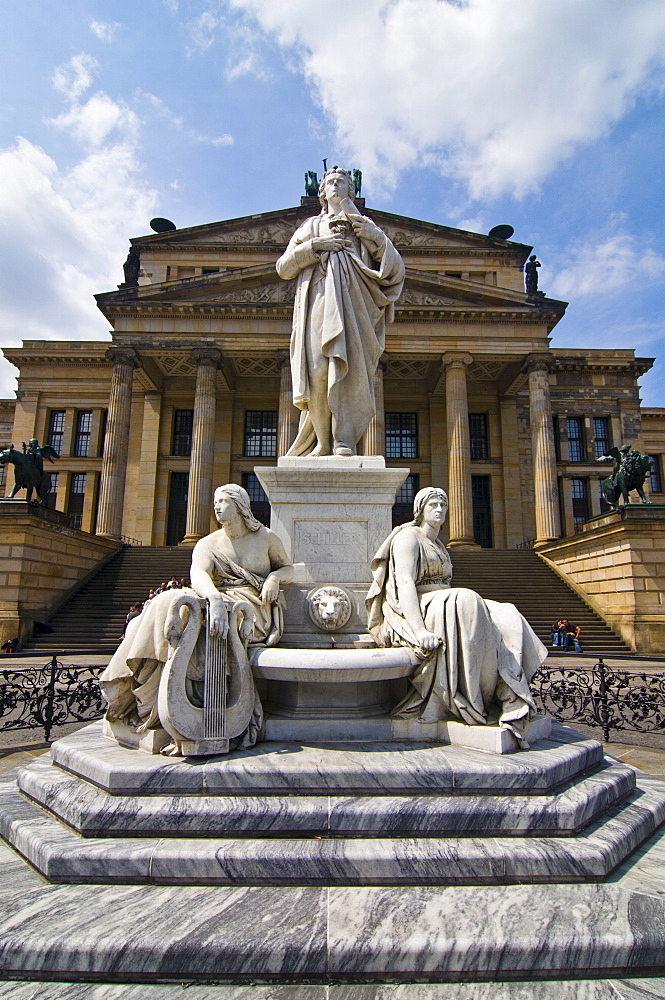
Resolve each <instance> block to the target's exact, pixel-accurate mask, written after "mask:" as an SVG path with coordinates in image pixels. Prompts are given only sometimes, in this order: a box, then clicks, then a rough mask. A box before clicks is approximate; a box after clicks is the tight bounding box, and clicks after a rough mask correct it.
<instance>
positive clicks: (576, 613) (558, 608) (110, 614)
mask: <svg viewBox="0 0 665 1000" xmlns="http://www.w3.org/2000/svg"><path fill="white" fill-rule="evenodd" d="M452 559H453V573H454V575H453V583H454V585H456V586H458V587H469V588H471V589H472V590H477V591H478V593H479V594H480V595H481V596H482V597H485V598H490V599H492V600H495V601H510V602H512V603H513V604H515V605H516V606H517V607H518V609H519V610H520V611H521V612H522V614H523V615H524V617H525V618H526V619H527V621H528V622H529V624H530V625H531V627H532V628H533V629H534V630H535V632H536V634H537V635H538V636H539V638H540V639H541V640H542V641H543V642H544V643H546V644H549V642H550V638H551V637H550V625H551V624H552V622H553V621H554V620H555V619H556V618H559V617H562V616H565V617H566V618H569V619H570V620H571V621H574V622H575V623H576V624H578V625H580V627H581V629H582V641H583V644H584V650H585V652H588V653H593V654H596V655H599V656H612V655H614V656H625V655H626V654H628V653H629V652H630V650H629V648H628V646H626V644H625V643H624V642H623V641H622V640H621V638H620V637H619V636H618V635H616V634H615V633H614V632H613V631H612V630H611V628H610V627H609V626H608V625H607V624H606V622H604V621H603V620H602V618H600V616H599V615H597V614H596V612H595V611H593V609H592V608H591V607H589V606H588V605H587V604H586V603H585V602H584V601H583V600H582V599H581V598H580V597H579V596H578V595H577V594H576V593H575V592H574V591H573V590H572V589H571V588H570V587H568V586H567V584H566V583H565V582H564V581H563V580H562V579H561V578H560V577H559V576H557V574H556V573H555V572H554V571H553V570H552V569H550V567H549V566H547V565H546V563H544V562H543V560H542V559H540V558H539V556H538V555H537V554H536V553H535V552H534V551H533V550H528V549H478V550H468V551H467V550H460V549H457V550H455V551H454V552H453V553H452ZM190 561H191V549H190V548H187V547H186V546H136V547H126V548H124V549H122V550H121V551H120V552H119V553H118V555H117V556H116V557H115V558H114V559H112V560H111V561H110V562H109V563H107V564H106V565H105V566H104V567H102V569H101V570H100V571H99V573H97V574H96V575H95V576H94V577H93V578H92V579H91V580H89V581H88V582H87V583H86V584H85V585H84V586H83V587H81V589H80V590H79V591H77V593H75V594H74V595H73V596H72V597H71V598H70V599H69V600H68V601H67V602H66V603H65V604H64V605H63V606H62V607H61V608H60V610H59V611H57V612H56V614H54V615H53V617H52V619H51V620H50V624H51V625H52V627H53V629H54V631H53V632H52V633H51V634H49V635H45V636H36V637H34V638H33V639H32V640H30V641H29V642H28V643H27V645H26V651H29V652H34V651H36V650H39V651H42V652H53V651H64V650H67V651H71V652H76V651H77V650H86V651H91V650H93V649H94V650H95V651H97V652H100V653H104V652H108V653H112V652H114V650H115V648H116V646H117V644H118V640H119V638H120V635H121V634H122V631H123V628H124V621H125V615H126V613H127V611H128V610H129V605H130V604H131V603H133V602H134V601H136V600H139V599H141V598H145V597H147V594H148V589H149V588H150V587H154V586H157V585H158V584H159V583H160V582H161V581H162V580H169V579H170V577H171V574H172V573H175V575H176V576H177V577H178V578H180V577H185V578H188V576H189V564H190Z"/></svg>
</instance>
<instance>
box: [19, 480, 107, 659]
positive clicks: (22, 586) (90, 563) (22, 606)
mask: <svg viewBox="0 0 665 1000" xmlns="http://www.w3.org/2000/svg"><path fill="white" fill-rule="evenodd" d="M121 547H122V546H121V545H120V544H119V543H118V542H112V541H110V540H109V539H107V538H100V537H98V536H96V535H89V534H86V532H84V531H77V530H76V529H75V528H71V527H69V518H67V517H66V516H65V515H64V514H61V513H59V512H58V511H53V510H48V509H46V508H45V507H37V506H35V505H30V504H28V503H26V501H25V500H11V501H10V500H5V501H1V502H0V644H1V643H3V642H5V641H6V640H7V639H11V638H13V637H14V636H18V638H19V639H20V640H21V643H23V642H25V640H26V639H27V638H29V636H30V635H31V634H32V624H33V621H35V620H37V621H44V620H46V619H48V618H49V617H50V615H52V614H53V612H54V611H55V610H56V609H57V608H58V607H59V605H60V604H62V603H63V601H64V600H66V598H67V597H68V596H69V593H70V592H71V591H73V590H75V589H76V588H77V587H78V586H80V584H81V582H83V581H84V580H85V578H86V577H87V576H88V575H89V574H90V573H92V572H94V571H96V570H97V569H98V568H100V566H101V565H102V564H103V563H104V562H106V561H107V560H108V559H110V558H111V557H112V556H113V555H115V553H116V552H117V551H118V550H119V549H120V548H121Z"/></svg>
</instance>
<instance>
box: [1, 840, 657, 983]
mask: <svg viewBox="0 0 665 1000" xmlns="http://www.w3.org/2000/svg"><path fill="white" fill-rule="evenodd" d="M0 872H1V873H2V879H1V880H0V977H2V976H7V975H10V974H13V975H16V976H19V977H22V978H25V977H29V976H39V975H43V976H45V978H50V979H53V978H55V977H57V976H60V977H61V978H66V979H68V980H70V981H71V980H81V979H85V978H88V979H92V978H95V977H96V978H98V979H106V980H109V979H110V980H111V981H112V982H126V981H131V980H132V979H134V981H136V980H140V979H144V980H145V981H147V982H150V981H151V977H157V978H159V979H162V980H166V981H171V982H180V983H182V982H196V981H197V980H198V981H200V982H205V980H206V978H207V979H208V980H212V981H214V982H219V983H224V982H231V983H233V982H243V981H244V982H246V983H249V982H251V983H255V982H257V981H258V982H259V983H260V982H261V980H262V979H263V981H264V982H265V980H266V979H268V980H272V982H273V983H274V984H278V983H280V984H282V985H288V984H292V985H298V984H301V983H302V984H303V985H305V984H306V983H308V982H309V983H314V984H316V983H317V982H318V983H338V984H339V983H340V982H342V983H343V982H344V981H346V982H349V981H350V982H351V983H352V982H353V980H354V977H356V981H357V980H358V978H360V980H361V981H362V980H363V979H364V980H365V981H367V980H369V981H370V982H371V981H372V980H376V979H377V978H379V979H380V978H382V977H383V978H384V979H386V978H387V979H390V978H393V979H395V978H401V979H402V980H403V981H406V982H413V980H414V978H423V979H425V980H428V979H429V980H432V979H434V980H437V979H438V980H439V981H441V980H443V981H445V980H446V979H448V980H450V979H455V978H458V979H463V980H467V981H474V980H480V981H482V980H487V979H501V978H510V977H511V976H512V977H513V978H519V979H528V978H530V977H533V976H539V975H540V976H542V975H545V976H548V977H551V978H560V977H561V976H565V977H566V978H568V977H570V976H571V975H575V973H576V972H578V973H579V974H580V975H582V976H586V977H588V976H589V975H601V976H603V977H605V978H608V977H610V976H612V975H615V976H616V975H626V974H629V975H631V977H633V978H637V977H639V976H644V975H646V974H647V973H651V974H660V975H663V974H664V972H665V970H664V969H663V963H664V962H665V956H664V954H663V940H664V935H665V900H663V899H662V898H659V897H657V896H656V895H650V894H649V893H648V891H646V890H645V889H644V887H643V889H642V891H640V892H634V891H630V890H626V889H623V888H622V887H621V885H618V884H612V885H548V886H542V885H531V886H528V885H514V886H506V885H502V886H476V887H467V886H451V887H447V888H440V887H439V888H437V887H431V886H428V887H419V886H399V887H334V888H329V889H325V888H316V887H311V886H300V887H293V888H289V887H279V888H277V887H273V886H261V887H244V888H240V887H208V886H204V887H193V886H127V885H124V886H95V888H94V889H91V888H90V887H89V886H83V885H62V886H55V885H48V884H46V883H44V882H43V880H42V879H41V878H40V877H39V876H38V875H37V874H36V872H34V871H33V870H31V869H30V868H29V867H28V866H26V865H25V864H24V863H23V862H22V861H20V860H19V859H17V858H16V856H15V855H14V854H13V853H12V852H11V851H10V850H9V848H6V847H4V846H3V845H0ZM647 890H648V887H647ZM338 988H339V989H340V990H341V986H340V987H338ZM474 989H475V988H474ZM146 995H147V994H146ZM453 995H454V994H453ZM487 995H488V996H491V994H487ZM543 995H544V996H546V995H547V994H543ZM102 996H103V994H102ZM343 996H344V994H343V993H341V992H340V993H339V994H338V998H339V1000H342V998H343ZM351 996H352V995H351ZM370 996H372V994H370ZM386 996H390V994H386ZM398 996H399V994H398ZM403 996H404V997H408V996H409V995H408V994H403ZM426 996H427V994H425V993H422V994H420V997H419V1000H420V998H424V997H426ZM434 996H436V994H434ZM443 996H445V994H443ZM471 996H473V997H474V1000H475V997H476V996H482V993H476V992H475V991H474V992H473V993H471ZM591 997H593V994H591ZM289 1000H290V998H289ZM349 1000H350V998H349ZM593 1000H598V998H597V997H593ZM603 1000H604V998H603Z"/></svg>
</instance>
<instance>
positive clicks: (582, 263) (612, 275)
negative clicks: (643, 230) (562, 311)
mask: <svg viewBox="0 0 665 1000" xmlns="http://www.w3.org/2000/svg"><path fill="white" fill-rule="evenodd" d="M664 274H665V258H664V257H661V256H659V254H657V253H655V252H654V251H653V250H651V249H649V248H648V247H647V248H645V247H643V246H642V245H638V243H637V240H636V239H635V237H634V236H631V235H629V234H628V233H616V234H614V235H612V236H607V237H605V238H601V239H598V240H591V241H587V242H585V243H582V244H579V245H578V246H576V247H574V248H573V249H572V252H571V254H570V257H569V260H568V262H566V263H564V264H563V266H561V267H560V269H559V270H558V271H555V274H554V279H553V280H551V281H549V282H548V286H549V294H551V295H553V296H554V297H555V298H561V299H567V300H569V299H574V298H575V297H576V296H579V295H607V294H608V293H609V292H614V291H618V290H619V289H622V288H625V287H627V286H629V285H633V286H636V287H640V288H643V287H644V286H645V285H646V284H648V283H649V282H651V281H656V280H658V279H659V278H662V276H663V275H664Z"/></svg>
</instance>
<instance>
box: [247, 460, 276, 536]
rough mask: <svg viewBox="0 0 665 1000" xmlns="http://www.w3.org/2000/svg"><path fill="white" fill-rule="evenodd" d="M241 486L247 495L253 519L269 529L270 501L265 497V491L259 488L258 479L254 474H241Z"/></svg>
mask: <svg viewBox="0 0 665 1000" xmlns="http://www.w3.org/2000/svg"><path fill="white" fill-rule="evenodd" d="M242 485H243V487H244V489H246V490H247V493H248V494H249V500H250V503H251V505H252V513H253V514H254V517H255V518H256V520H257V521H260V522H261V524H265V526H266V527H267V528H269V527H270V501H269V500H268V497H267V496H266V493H265V490H264V489H263V487H262V486H261V483H260V481H259V477H258V476H257V475H256V474H255V473H254V472H243V474H242Z"/></svg>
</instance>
